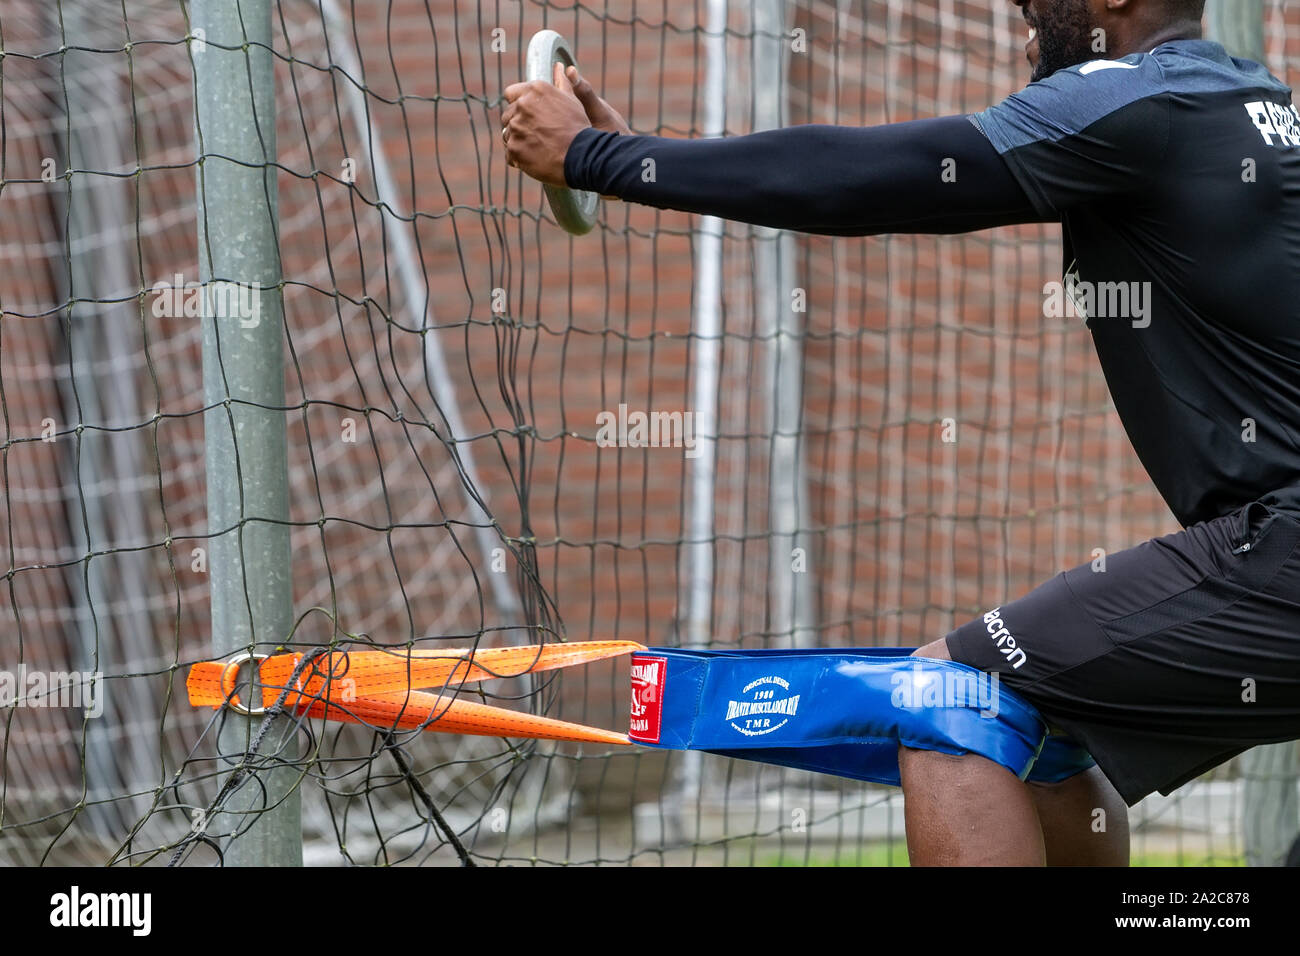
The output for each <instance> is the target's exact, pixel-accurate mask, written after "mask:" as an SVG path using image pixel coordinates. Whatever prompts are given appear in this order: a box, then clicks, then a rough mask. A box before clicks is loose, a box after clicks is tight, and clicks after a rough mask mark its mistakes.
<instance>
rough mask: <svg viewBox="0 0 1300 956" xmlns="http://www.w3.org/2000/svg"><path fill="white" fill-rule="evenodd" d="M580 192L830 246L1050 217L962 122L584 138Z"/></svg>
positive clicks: (570, 156) (576, 155) (575, 163)
mask: <svg viewBox="0 0 1300 956" xmlns="http://www.w3.org/2000/svg"><path fill="white" fill-rule="evenodd" d="M564 174H565V179H566V181H567V182H568V184H569V185H570V186H571V187H573V188H575V189H588V190H593V191H595V192H598V193H600V194H602V195H608V196H618V197H619V198H621V199H624V200H626V201H628V202H636V203H641V204H643V205H647V206H655V207H657V208H660V209H678V210H682V211H685V212H693V213H698V214H701V215H710V216H718V217H719V218H722V219H730V220H735V221H737V222H747V223H753V224H755V225H760V226H771V227H774V228H779V229H791V230H794V231H797V232H805V233H812V234H816V235H827V236H871V235H879V234H882V233H893V232H900V233H930V234H950V233H961V232H972V231H975V230H979V229H987V228H991V227H993V226H1002V225H1009V224H1012V223H1026V222H1050V221H1056V218H1055V217H1053V216H1050V215H1048V216H1044V215H1043V214H1042V213H1041V212H1040V211H1039V210H1038V209H1036V208H1035V206H1034V204H1033V203H1032V202H1030V200H1029V198H1028V197H1027V196H1026V194H1025V191H1024V190H1023V189H1022V188H1021V186H1020V185H1019V183H1018V182H1017V181H1016V178H1015V177H1014V176H1013V175H1012V174H1011V172H1010V170H1009V169H1008V168H1007V164H1006V163H1005V162H1004V161H1003V159H1002V158H1001V157H999V156H998V152H997V150H996V149H994V147H993V145H992V144H991V143H990V142H989V140H988V138H987V137H986V136H984V135H983V134H982V133H981V132H980V130H979V129H977V128H976V127H975V126H974V125H973V124H972V123H971V122H970V120H969V118H968V117H966V116H951V117H944V118H941V119H925V120H913V121H910V122H906V123H891V124H887V125H883V126H868V127H850V126H828V125H821V124H808V125H804V126H789V127H786V128H784V129H776V130H765V131H763V132H759V133H751V134H749V135H746V136H728V137H722V138H718V139H668V138H664V137H658V136H620V135H618V134H617V133H607V132H601V131H599V130H596V129H590V128H589V129H585V130H583V131H582V132H580V133H579V134H578V136H577V137H576V138H575V139H574V141H573V143H572V144H571V145H570V146H569V151H568V153H567V154H566V156H565V161H564Z"/></svg>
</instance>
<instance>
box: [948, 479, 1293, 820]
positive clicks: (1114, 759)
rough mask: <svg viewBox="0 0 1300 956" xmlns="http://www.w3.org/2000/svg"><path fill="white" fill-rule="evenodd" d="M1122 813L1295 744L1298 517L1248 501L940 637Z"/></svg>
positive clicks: (1080, 570) (1070, 574)
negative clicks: (1121, 805)
mask: <svg viewBox="0 0 1300 956" xmlns="http://www.w3.org/2000/svg"><path fill="white" fill-rule="evenodd" d="M945 643H946V645H947V647H948V650H949V653H950V655H951V657H952V659H953V660H956V661H960V662H962V663H965V664H969V665H971V666H974V667H978V668H980V669H982V670H986V671H990V672H996V673H998V674H999V676H1000V679H1001V680H1002V681H1003V683H1004V684H1005V685H1006V686H1007V687H1010V688H1011V689H1013V690H1015V691H1017V692H1018V693H1020V694H1021V696H1023V697H1025V698H1026V699H1027V700H1029V702H1030V703H1032V704H1033V705H1034V706H1035V707H1037V708H1038V709H1039V711H1040V712H1041V713H1042V715H1043V717H1044V719H1046V720H1047V721H1048V723H1049V724H1050V725H1052V726H1053V727H1054V728H1057V729H1059V730H1062V731H1064V732H1065V733H1067V734H1069V735H1070V736H1072V737H1074V738H1075V739H1076V740H1077V741H1079V743H1081V744H1082V745H1083V746H1084V747H1085V748H1087V749H1088V750H1089V752H1090V753H1091V754H1092V756H1093V758H1094V759H1096V761H1097V763H1098V764H1099V765H1100V766H1101V768H1102V770H1103V771H1104V772H1105V773H1106V775H1107V777H1109V778H1110V780H1111V781H1112V783H1114V785H1115V787H1116V789H1117V790H1118V791H1119V792H1120V794H1121V796H1123V797H1124V799H1125V802H1127V803H1128V804H1130V805H1132V804H1134V803H1136V802H1137V801H1138V800H1139V799H1141V798H1142V797H1143V796H1145V795H1146V794H1148V793H1151V792H1152V791H1154V790H1161V791H1162V792H1166V793H1167V792H1169V791H1170V790H1172V789H1174V788H1176V787H1177V786H1180V785H1181V784H1182V783H1184V782H1186V781H1187V780H1188V779H1191V778H1192V777H1194V776H1196V775H1198V774H1199V773H1202V772H1204V771H1206V770H1208V769H1210V768H1211V767H1213V766H1216V765H1217V764H1219V763H1221V762H1223V761H1224V760H1226V759H1228V758H1229V757H1231V756H1233V755H1234V754H1236V753H1240V752H1241V751H1242V750H1245V749H1247V748H1249V747H1251V746H1254V745H1256V744H1259V743H1268V742H1272V741H1277V740H1288V739H1294V738H1296V737H1300V520H1297V519H1296V518H1295V517H1293V516H1291V515H1289V514H1286V513H1283V512H1279V511H1273V510H1272V509H1269V508H1266V507H1264V506H1263V505H1258V504H1256V505H1252V506H1250V507H1249V508H1245V509H1242V510H1241V511H1239V512H1236V513H1234V514H1232V515H1228V516H1225V517H1224V518H1220V519H1216V520H1215V521H1210V522H1205V523H1202V524H1199V525H1195V526H1193V527H1191V528H1188V529H1186V530H1185V531H1182V532H1179V533H1178V534H1173V535H1167V536H1165V537H1162V538H1156V539H1153V540H1152V541H1148V542H1145V543H1144V544H1141V545H1139V546H1137V547H1136V548H1131V549H1129V550H1127V551H1122V552H1119V553H1117V554H1114V555H1111V556H1109V557H1108V558H1107V560H1106V563H1105V565H1104V570H1103V569H1102V568H1101V567H1097V568H1094V567H1093V566H1092V565H1082V566H1080V567H1077V568H1074V569H1072V570H1070V571H1067V572H1064V573H1063V574H1060V575H1057V576H1056V577H1055V578H1053V579H1052V580H1050V581H1048V582H1046V583H1045V584H1043V585H1041V586H1040V587H1038V588H1036V589H1035V590H1034V591H1032V592H1030V593H1029V594H1028V595H1026V596H1024V597H1023V598H1020V599H1019V600H1016V601H1012V602H1010V603H1008V604H1005V605H1003V606H1002V607H999V608H996V609H994V610H992V611H990V612H988V613H987V614H985V615H983V616H982V617H980V618H976V619H975V620H974V621H971V622H969V623H967V624H965V625H963V626H961V627H959V628H957V629H956V630H955V631H953V632H952V633H951V634H949V635H948V636H947V638H946V639H945Z"/></svg>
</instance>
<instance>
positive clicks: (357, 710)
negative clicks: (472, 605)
mask: <svg viewBox="0 0 1300 956" xmlns="http://www.w3.org/2000/svg"><path fill="white" fill-rule="evenodd" d="M643 650H645V648H644V647H643V646H642V645H640V644H637V643H636V642H634V641H588V642H585V643H578V644H542V645H528V646H525V647H493V648H485V649H481V650H478V651H473V650H469V649H465V650H455V649H448V650H444V651H403V652H400V653H389V652H386V651H352V652H347V651H334V652H331V653H329V654H323V655H321V656H320V657H318V658H316V659H315V660H313V661H312V662H311V663H310V664H309V665H308V666H307V667H306V668H305V669H304V670H303V673H302V674H301V675H299V678H298V682H297V684H296V686H295V687H293V688H292V689H290V690H289V692H288V693H286V694H285V699H284V702H283V706H284V707H285V708H286V709H289V710H291V711H294V712H298V713H301V714H304V715H306V716H309V717H323V718H325V719H326V720H341V721H347V722H349V723H356V724H367V725H370V726H374V727H385V728H388V727H393V728H398V729H402V730H413V729H417V728H423V729H425V730H434V731H440V732H442V733H453V734H474V735H479V736H486V737H531V738H537V739H542V740H578V741H590V742H594V743H607V744H623V745H628V744H630V741H629V740H628V738H627V736H626V735H625V734H620V733H615V732H614V731H611V730H601V729H599V728H597V727H587V726H585V725H583V724H573V723H569V722H568V721H563V720H555V719H554V718H551V717H538V716H535V715H533V714H523V713H519V712H518V711H513V710H507V709H505V708H503V707H492V706H489V705H487V704H478V703H474V702H472V701H465V700H455V699H453V695H452V694H450V693H440V694H426V693H422V692H420V691H418V690H413V689H412V688H417V687H443V686H446V685H447V684H454V685H456V686H457V687H459V685H461V684H467V683H474V682H477V681H482V680H489V679H492V678H498V677H519V676H521V675H524V674H530V673H535V672H537V671H547V670H556V669H559V668H563V667H572V666H574V665H577V664H585V663H589V662H591V661H596V660H602V659H604V658H608V657H619V656H621V655H624V654H631V653H633V652H634V651H643ZM248 659H249V658H248V655H240V656H238V657H236V658H233V659H232V660H230V661H202V662H200V663H198V664H195V665H194V666H193V667H191V668H190V673H189V677H188V678H187V679H186V681H185V686H186V689H187V690H188V691H189V697H190V704H191V705H193V706H195V707H202V706H205V705H207V706H211V707H213V708H218V707H221V706H223V705H226V704H229V705H230V706H232V707H234V708H236V709H237V710H240V711H241V712H243V713H257V712H259V711H249V710H248V709H246V708H244V707H243V705H242V704H241V703H240V701H239V697H238V695H237V694H236V693H235V682H236V677H237V674H238V670H239V666H238V665H239V664H240V663H242V662H243V661H245V660H248ZM301 660H302V655H301V654H275V655H272V656H269V657H265V658H262V659H261V660H260V663H259V665H258V674H259V679H260V682H261V684H262V686H263V688H264V691H265V694H264V698H265V699H266V700H268V701H269V700H274V699H275V698H277V697H278V696H279V692H280V691H282V690H284V688H285V687H286V686H287V685H288V683H289V679H290V678H291V677H292V676H293V672H294V670H295V669H296V668H297V667H298V663H299V661H301Z"/></svg>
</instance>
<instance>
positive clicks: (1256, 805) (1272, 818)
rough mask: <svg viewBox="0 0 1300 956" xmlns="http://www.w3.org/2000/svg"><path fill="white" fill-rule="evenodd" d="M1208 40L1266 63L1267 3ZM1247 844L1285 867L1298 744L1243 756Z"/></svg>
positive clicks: (1218, 13)
mask: <svg viewBox="0 0 1300 956" xmlns="http://www.w3.org/2000/svg"><path fill="white" fill-rule="evenodd" d="M1205 19H1206V27H1207V29H1206V36H1207V37H1208V38H1209V39H1211V40H1214V41H1215V42H1217V43H1222V44H1223V46H1224V48H1225V49H1226V50H1227V51H1228V52H1229V53H1230V54H1232V55H1233V56H1239V57H1242V58H1244V59H1247V60H1254V61H1255V62H1256V63H1263V62H1264V0H1209V3H1207V4H1206V7H1205ZM1240 768H1241V775H1242V797H1241V817H1242V831H1243V833H1242V843H1243V848H1244V850H1245V854H1246V862H1247V863H1248V864H1250V865H1251V866H1279V865H1281V863H1282V861H1283V860H1284V859H1285V858H1286V853H1287V849H1288V848H1289V847H1290V845H1291V841H1293V840H1294V839H1295V836H1296V832H1297V831H1298V830H1300V801H1298V800H1297V795H1296V777H1297V775H1300V749H1297V745H1296V744H1295V743H1285V744H1272V745H1269V746H1267V747H1256V748H1254V749H1253V750H1248V751H1246V753H1244V754H1242V755H1241V760H1240Z"/></svg>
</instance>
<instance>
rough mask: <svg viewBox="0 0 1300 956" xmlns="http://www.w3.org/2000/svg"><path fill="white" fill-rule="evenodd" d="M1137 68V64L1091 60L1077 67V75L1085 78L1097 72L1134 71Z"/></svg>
mask: <svg viewBox="0 0 1300 956" xmlns="http://www.w3.org/2000/svg"><path fill="white" fill-rule="evenodd" d="M1138 66H1139V64H1137V63H1120V62H1119V61H1118V60H1093V61H1092V62H1090V63H1085V64H1083V66H1081V67H1079V75H1080V76H1087V75H1088V74H1090V73H1096V72H1098V71H1099V70H1136V69H1137V68H1138Z"/></svg>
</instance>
